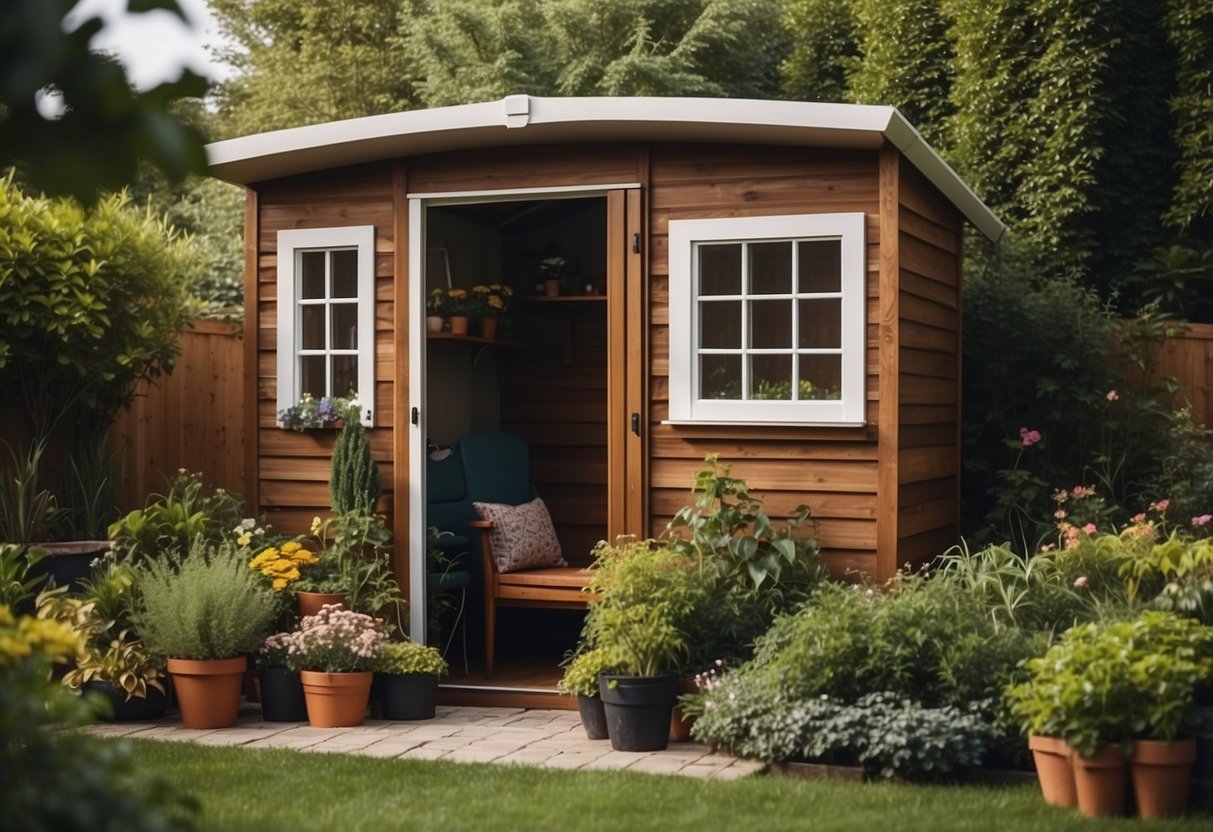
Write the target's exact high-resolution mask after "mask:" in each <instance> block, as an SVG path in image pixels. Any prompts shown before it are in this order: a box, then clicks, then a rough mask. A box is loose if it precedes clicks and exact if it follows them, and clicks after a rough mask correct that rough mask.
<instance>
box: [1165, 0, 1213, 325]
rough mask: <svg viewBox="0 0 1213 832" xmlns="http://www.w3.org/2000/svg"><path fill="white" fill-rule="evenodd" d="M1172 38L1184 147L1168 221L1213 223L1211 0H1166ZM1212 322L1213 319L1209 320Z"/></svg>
mask: <svg viewBox="0 0 1213 832" xmlns="http://www.w3.org/2000/svg"><path fill="white" fill-rule="evenodd" d="M1161 5H1162V7H1163V9H1164V11H1163V26H1164V28H1165V30H1166V34H1167V41H1168V42H1169V43H1170V45H1171V47H1172V48H1173V49H1174V50H1175V64H1176V66H1175V81H1176V90H1175V94H1174V95H1172V96H1171V98H1170V100H1169V101H1168V104H1169V105H1170V107H1171V114H1172V117H1173V119H1174V128H1173V136H1174V141H1175V145H1176V146H1177V147H1178V148H1179V164H1178V166H1177V167H1178V176H1177V178H1176V182H1175V191H1174V193H1173V194H1172V196H1171V204H1170V205H1169V206H1168V207H1167V211H1166V214H1165V215H1164V219H1165V220H1166V222H1167V224H1168V225H1169V226H1171V227H1172V228H1175V229H1176V230H1178V231H1181V232H1183V231H1186V230H1189V229H1191V230H1193V231H1197V230H1198V225H1199V224H1203V226H1204V231H1205V234H1206V239H1208V234H1209V231H1210V226H1211V225H1213V191H1210V188H1209V183H1210V182H1213V131H1210V130H1209V125H1210V124H1213V7H1210V6H1209V4H1208V3H1207V2H1205V0H1167V1H1166V2H1165V3H1163V4H1161ZM1205 320H1208V319H1205Z"/></svg>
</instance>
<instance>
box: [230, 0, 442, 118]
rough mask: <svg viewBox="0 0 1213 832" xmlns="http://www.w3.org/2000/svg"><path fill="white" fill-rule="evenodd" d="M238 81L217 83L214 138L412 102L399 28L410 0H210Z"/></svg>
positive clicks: (410, 70) (415, 101)
mask: <svg viewBox="0 0 1213 832" xmlns="http://www.w3.org/2000/svg"><path fill="white" fill-rule="evenodd" d="M211 8H212V10H213V11H214V13H215V17H216V20H217V21H218V24H219V28H220V31H221V32H223V34H224V35H225V36H226V37H227V38H228V39H229V40H230V41H231V42H232V43H233V44H234V45H233V46H232V47H231V48H229V49H228V50H226V51H224V52H223V55H222V57H223V58H224V60H226V61H227V62H228V63H229V64H231V65H232V66H233V67H235V68H236V70H237V75H236V76H235V77H234V78H232V79H230V80H228V81H226V82H224V83H223V84H221V85H219V87H218V89H217V101H218V104H219V110H220V118H219V119H218V124H217V127H218V131H219V133H220V134H221V135H222V136H232V135H244V134H248V133H258V132H262V131H265V130H276V129H281V128H285V127H296V126H299V125H301V124H315V123H319V122H328V121H337V120H339V119H345V118H356V117H358V116H367V115H374V114H376V113H385V112H393V111H397V110H407V109H411V108H413V107H416V106H418V105H419V104H420V99H419V97H418V95H417V91H416V88H415V82H416V80H417V79H416V75H415V71H414V67H413V64H412V62H411V61H410V59H409V56H408V54H407V53H406V52H405V51H404V50H402V49H400V47H399V43H398V40H397V31H398V30H400V29H401V28H402V27H406V26H407V25H408V23H409V21H410V20H411V18H412V16H413V15H414V13H417V14H420V13H421V11H420V10H419V9H416V8H414V5H413V3H412V2H411V0H324V2H317V0H308V1H307V2H300V0H211Z"/></svg>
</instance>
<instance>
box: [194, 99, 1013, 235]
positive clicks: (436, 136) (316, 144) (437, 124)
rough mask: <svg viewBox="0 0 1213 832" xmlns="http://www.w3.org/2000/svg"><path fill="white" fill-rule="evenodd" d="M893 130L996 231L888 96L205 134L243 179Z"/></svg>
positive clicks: (497, 111)
mask: <svg viewBox="0 0 1213 832" xmlns="http://www.w3.org/2000/svg"><path fill="white" fill-rule="evenodd" d="M886 140H887V141H889V142H890V143H892V144H893V145H894V146H895V147H897V149H898V150H900V151H901V152H902V154H903V155H904V156H905V157H906V159H907V160H908V161H909V162H910V163H911V164H913V165H914V166H915V167H916V168H918V170H920V171H921V172H922V173H923V174H924V175H925V176H926V177H927V179H929V180H930V181H931V182H932V183H933V184H934V185H935V187H937V188H939V190H940V191H941V192H942V193H943V194H944V195H945V196H946V197H947V198H948V199H949V200H951V201H952V203H953V204H954V205H955V206H956V207H957V208H958V209H959V210H960V211H961V213H963V214H964V216H965V217H966V218H967V219H968V220H969V222H971V223H973V225H974V226H976V227H977V229H978V230H979V231H981V232H982V233H983V234H985V235H986V236H987V237H989V238H990V239H991V240H998V239H999V238H1000V237H1002V235H1003V233H1004V232H1005V231H1006V226H1005V225H1004V224H1003V223H1002V221H1001V220H999V219H998V217H996V216H995V215H994V213H993V212H992V211H991V210H990V209H989V208H987V207H986V205H985V204H984V203H983V202H982V201H981V200H980V199H978V198H977V195H976V194H974V193H973V192H972V191H971V190H969V187H968V186H967V185H965V183H964V182H963V181H962V180H961V179H960V177H959V176H957V175H956V172H955V171H953V170H952V169H951V168H950V167H948V165H947V163H946V162H944V161H943V159H941V158H939V155H938V154H937V153H935V151H934V150H932V149H931V148H930V146H929V145H928V144H927V143H926V141H925V140H924V139H923V138H922V136H921V135H919V133H918V131H917V130H915V129H914V128H913V127H912V126H911V125H910V123H909V122H908V121H906V120H905V118H904V117H903V116H902V115H901V113H899V112H898V111H897V110H896V109H895V108H893V107H877V106H870V105H864V104H821V103H814V102H800V101H756V100H749V99H737V98H537V97H534V96H529V95H511V96H507V97H506V98H503V99H501V100H500V101H488V102H484V103H482V104H461V105H458V106H454V107H439V108H436V109H432V110H410V111H407V112H403V113H390V114H387V115H380V116H367V117H365V118H355V119H348V120H346V121H334V122H329V123H327V124H313V125H309V126H307V127H294V128H291V129H289V130H276V131H273V132H270V133H259V134H256V135H253V136H243V137H241V138H238V139H229V140H228V141H222V142H215V143H214V144H210V145H208V146H207V153H208V155H209V158H210V163H211V174H212V175H214V176H216V177H218V178H220V179H224V180H226V181H228V182H235V183H238V184H248V183H251V182H258V181H262V180H266V179H276V178H278V177H283V176H290V175H293V174H297V173H306V172H309V171H316V170H324V169H327V168H336V167H342V166H345V165H352V164H358V163H361V162H372V161H378V160H382V159H393V158H398V157H404V156H414V155H418V154H422V153H436V152H441V151H449V150H463V149H467V148H480V147H495V146H508V145H527V144H547V143H553V142H570V141H698V142H727V143H738V144H778V145H805V146H811V147H854V148H871V149H876V148H879V147H880V146H881V144H882V143H883V142H884V141H886Z"/></svg>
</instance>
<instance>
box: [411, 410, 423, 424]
mask: <svg viewBox="0 0 1213 832" xmlns="http://www.w3.org/2000/svg"><path fill="white" fill-rule="evenodd" d="M411 418H412V421H413V424H414V425H420V424H421V411H420V410H419V409H418V408H416V407H414V408H413V412H412V415H411Z"/></svg>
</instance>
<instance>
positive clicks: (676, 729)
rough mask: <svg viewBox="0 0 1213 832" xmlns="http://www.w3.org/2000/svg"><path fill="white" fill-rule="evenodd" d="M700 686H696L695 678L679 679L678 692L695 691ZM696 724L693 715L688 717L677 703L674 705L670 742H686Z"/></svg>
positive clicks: (671, 717)
mask: <svg viewBox="0 0 1213 832" xmlns="http://www.w3.org/2000/svg"><path fill="white" fill-rule="evenodd" d="M697 690H698V688H696V687H695V680H694V679H679V680H678V693H679V694H683V693H695V691H697ZM694 724H695V720H694V718H693V717H688V716H686V715H684V714H683V712H682V708H680V707H679V706H678V705H677V703H675V705H674V711H673V713H671V714H670V742H686V741H687V740H689V739H690V738H691V726H692V725H694Z"/></svg>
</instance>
